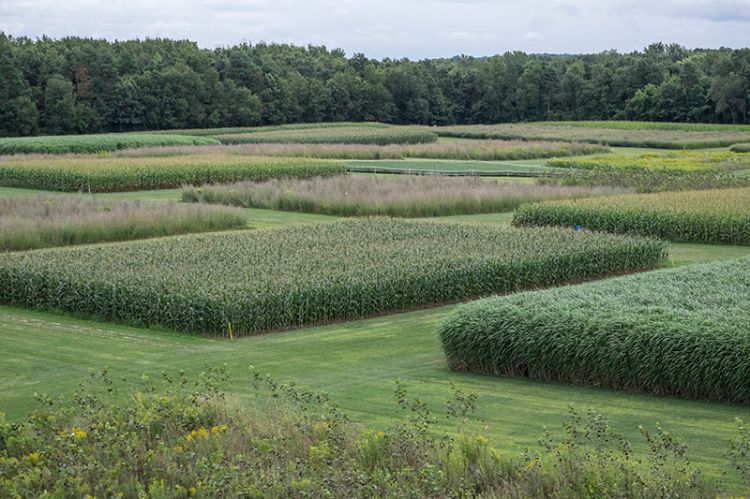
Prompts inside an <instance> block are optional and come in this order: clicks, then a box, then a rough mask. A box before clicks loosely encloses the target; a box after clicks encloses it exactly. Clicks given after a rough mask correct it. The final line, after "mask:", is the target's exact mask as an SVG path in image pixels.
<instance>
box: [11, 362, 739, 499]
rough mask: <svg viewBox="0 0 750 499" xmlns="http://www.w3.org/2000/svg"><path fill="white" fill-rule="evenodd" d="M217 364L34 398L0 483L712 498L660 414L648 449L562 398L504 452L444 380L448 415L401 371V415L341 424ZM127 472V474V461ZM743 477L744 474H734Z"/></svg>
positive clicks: (154, 491)
mask: <svg viewBox="0 0 750 499" xmlns="http://www.w3.org/2000/svg"><path fill="white" fill-rule="evenodd" d="M226 379H227V378H226V372H225V371H224V370H221V369H212V370H208V371H206V372H204V374H203V375H202V376H201V378H199V380H197V381H195V380H191V379H188V378H186V377H185V376H182V375H180V376H172V375H169V374H164V375H163V380H161V381H159V382H152V381H148V382H146V383H145V384H143V386H142V387H140V388H136V389H132V390H131V391H130V392H128V393H126V394H124V395H125V396H126V397H127V398H126V400H127V402H126V403H125V404H123V403H122V401H121V399H119V398H118V397H120V396H121V395H120V394H119V393H118V389H117V388H116V387H115V385H114V384H113V382H112V381H111V379H110V378H109V377H108V376H107V373H106V372H104V373H102V374H101V375H99V374H97V375H96V376H95V377H94V381H93V382H89V383H85V384H83V385H82V387H81V389H80V390H79V391H78V392H77V393H76V395H75V396H74V397H73V398H72V399H71V400H69V401H65V400H55V399H50V398H48V397H41V400H40V401H41V402H42V403H41V404H40V407H39V409H37V410H36V411H34V413H32V414H31V415H29V417H28V419H27V420H26V422H25V423H24V424H18V425H13V424H7V423H4V422H2V421H1V420H0V436H1V437H2V438H0V493H2V494H3V495H7V496H21V497H24V496H26V497H28V496H39V495H45V494H49V495H53V496H55V495H61V496H71V495H74V496H86V495H88V496H92V497H96V496H109V495H117V496H124V497H139V496H144V495H148V496H158V497H165V498H172V497H175V498H177V497H230V496H256V497H323V496H325V497H373V496H377V497H380V496H386V497H390V496H399V497H452V496H465V497H474V496H481V497H586V498H588V497H590V498H595V497H633V498H650V497H688V496H689V497H713V496H714V495H716V494H717V493H718V489H717V487H716V485H715V484H712V483H709V482H708V481H706V480H705V479H704V478H703V477H702V476H701V474H700V471H699V470H698V469H696V468H695V467H694V466H692V465H691V464H690V462H689V460H688V458H687V457H686V455H685V451H686V446H685V445H684V444H683V443H682V442H681V441H680V440H679V439H678V438H676V437H674V436H673V435H671V434H670V433H669V432H668V431H666V430H664V429H663V428H662V427H661V426H657V427H656V428H655V429H642V430H641V434H642V438H643V440H644V441H645V442H647V444H648V447H649V452H648V453H646V454H645V455H643V456H640V457H635V456H633V453H632V446H631V443H630V442H629V441H628V440H627V439H626V438H625V437H623V436H622V435H621V434H619V433H618V432H617V430H615V429H614V428H612V427H611V426H610V424H609V422H608V420H607V418H606V416H605V415H603V414H601V413H599V412H596V411H588V412H585V413H581V412H579V411H577V410H576V409H575V408H571V409H570V416H569V419H568V421H567V422H566V423H565V424H564V425H563V428H562V432H560V433H561V434H560V435H553V434H552V433H547V434H545V435H543V436H542V438H541V439H540V445H539V446H538V447H537V448H535V449H530V450H528V451H526V452H525V453H523V454H520V455H514V454H503V453H500V452H498V451H497V450H496V449H494V448H493V447H492V446H490V445H489V444H488V441H487V439H486V438H484V437H483V436H480V435H476V434H474V433H472V432H471V431H468V430H466V429H465V424H466V422H467V420H469V419H472V418H473V417H474V415H475V410H476V403H477V401H476V395H474V394H473V393H465V392H463V391H461V390H458V389H454V390H453V393H452V396H451V397H450V398H449V399H448V400H447V401H446V404H445V414H444V415H445V417H446V418H447V419H448V420H449V421H451V422H452V423H453V424H454V425H455V426H456V428H457V434H446V433H441V432H437V431H435V428H434V425H435V422H436V421H437V419H438V417H437V416H436V415H434V414H433V413H432V412H430V411H429V409H428V408H427V406H426V405H425V404H424V402H422V401H421V400H420V399H418V398H415V397H413V396H412V395H411V394H410V393H409V392H408V391H407V390H406V389H405V387H404V385H403V384H401V383H398V382H397V383H396V384H395V387H394V398H395V400H394V402H393V406H394V410H393V411H394V413H395V415H397V416H398V418H399V420H398V421H399V422H397V423H394V424H392V425H390V426H389V427H387V428H385V429H384V430H383V431H372V430H365V429H362V428H361V427H359V426H357V425H355V424H353V423H351V422H350V421H349V420H348V419H347V418H346V416H345V415H344V414H342V412H341V411H340V410H339V408H338V406H337V405H336V404H335V403H334V402H333V401H331V400H330V399H329V397H328V396H326V395H325V394H321V393H315V392H310V391H305V390H301V389H299V388H297V387H295V386H294V385H286V384H279V383H277V382H276V381H274V380H273V379H271V378H269V377H266V376H261V375H259V374H258V372H257V371H256V370H255V369H254V368H251V378H250V380H249V382H248V383H249V384H250V385H251V386H252V390H253V393H254V397H255V408H254V409H253V410H248V409H247V408H246V407H243V408H240V407H238V405H237V404H236V402H235V400H234V399H233V398H232V397H231V395H229V394H227V393H226V392H224V391H223V389H222V387H223V385H224V384H225V383H226ZM727 447H728V448H729V452H728V459H727V464H728V466H733V467H735V468H736V469H737V470H738V471H739V472H740V473H742V472H743V471H745V472H746V470H745V469H743V467H742V466H743V463H742V455H743V453H745V452H747V451H748V448H750V429H749V428H748V426H747V425H744V424H743V423H742V422H741V421H739V422H738V429H737V432H736V436H735V437H734V439H733V440H732V442H731V443H730V444H729V445H728V446H727ZM134 470H137V472H133V471H134ZM745 478H746V479H747V478H750V477H747V476H745Z"/></svg>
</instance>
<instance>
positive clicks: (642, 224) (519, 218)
mask: <svg viewBox="0 0 750 499" xmlns="http://www.w3.org/2000/svg"><path fill="white" fill-rule="evenodd" d="M513 225H516V226H562V227H574V226H576V225H580V226H582V227H584V228H586V229H590V230H597V231H605V232H614V233H620V234H637V235H642V236H651V237H657V238H661V239H667V240H670V241H679V242H695V243H709V244H737V245H747V244H750V188H748V187H745V188H740V189H715V190H705V191H685V192H662V193H656V194H629V195H619V196H611V197H606V198H598V199H597V198H586V199H575V200H564V201H550V202H545V203H535V204H526V205H522V206H520V207H519V208H518V209H517V210H516V212H515V214H514V215H513Z"/></svg>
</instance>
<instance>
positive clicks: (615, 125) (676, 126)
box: [535, 120, 750, 132]
mask: <svg viewBox="0 0 750 499" xmlns="http://www.w3.org/2000/svg"><path fill="white" fill-rule="evenodd" d="M535 124H538V125H547V126H560V127H569V126H575V127H588V128H611V129H614V130H676V131H681V132H727V131H729V132H750V125H725V124H719V123H676V122H667V121H628V120H606V121H602V120H589V121H539V122H536V123H535Z"/></svg>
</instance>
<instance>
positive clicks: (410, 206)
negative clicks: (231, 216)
mask: <svg viewBox="0 0 750 499" xmlns="http://www.w3.org/2000/svg"><path fill="white" fill-rule="evenodd" d="M622 192H623V190H621V189H614V188H610V187H598V188H596V187H594V188H588V187H557V186H544V185H534V184H508V183H500V182H497V181H496V180H486V179H481V178H471V177H459V178H451V177H431V176H430V177H427V176H404V177H399V178H381V177H374V176H354V175H338V176H335V177H328V178H312V179H307V180H293V179H272V180H269V181H267V182H238V183H234V184H220V185H205V186H202V187H198V188H196V187H187V188H185V189H183V193H182V200H183V201H191V202H202V203H218V204H227V205H234V206H242V207H245V208H270V209H274V210H285V211H301V212H308V213H322V214H328V215H344V216H363V215H388V216H394V217H437V216H447V215H465V214H471V213H492V212H503V211H511V210H513V209H514V208H516V207H517V206H519V205H520V204H522V203H530V202H538V201H544V200H549V199H568V198H577V197H590V196H601V195H611V194H617V193H622Z"/></svg>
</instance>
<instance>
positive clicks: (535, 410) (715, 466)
mask: <svg viewBox="0 0 750 499" xmlns="http://www.w3.org/2000/svg"><path fill="white" fill-rule="evenodd" d="M453 309H454V306H448V307H441V308H435V309H430V310H422V311H417V312H410V313H404V314H397V315H391V316H386V317H380V318H375V319H369V320H363V321H354V322H349V323H344V324H335V325H329V326H325V327H317V328H311V329H305V330H299V331H294V332H287V333H278V334H270V335H264V336H256V337H250V338H244V339H241V340H236V341H234V342H230V341H220V340H210V339H207V338H202V337H189V336H184V335H177V334H172V333H169V332H162V331H157V330H148V331H147V330H141V329H137V328H131V327H124V326H117V325H111V324H106V323H98V322H92V321H83V320H75V319H71V318H68V317H65V316H56V315H51V314H47V313H41V312H30V311H24V310H19V309H15V308H10V307H0V346H1V347H2V350H3V352H4V362H3V363H2V364H0V411H4V412H6V413H7V415H8V417H9V418H10V419H13V420H16V419H18V418H21V417H22V416H23V415H24V414H27V413H28V412H29V411H30V410H32V409H33V407H34V404H35V403H34V401H33V399H32V394H33V393H35V392H37V393H48V394H53V395H58V394H68V395H69V394H71V393H72V392H73V390H74V389H75V388H76V386H77V385H78V383H80V382H81V381H82V380H83V379H84V378H86V377H87V373H88V372H89V371H90V370H99V369H102V368H104V367H108V368H109V369H110V373H111V378H112V379H115V380H119V379H120V378H122V377H125V378H126V379H127V382H129V383H132V382H137V381H138V380H139V379H140V377H141V375H143V374H145V375H149V376H158V375H159V374H160V373H161V372H162V371H167V372H173V373H174V372H176V371H178V370H180V369H182V370H184V371H185V372H186V373H187V374H188V375H189V376H196V375H197V374H198V373H199V372H200V371H201V370H203V369H204V367H205V365H206V364H211V365H220V364H223V363H226V364H227V366H228V368H229V370H230V372H231V373H232V374H233V381H232V385H231V387H230V391H232V392H234V393H236V394H237V396H238V397H239V398H240V399H241V400H245V401H247V402H249V400H248V394H249V393H250V389H249V383H248V375H247V373H248V367H249V366H250V365H254V366H255V367H256V368H257V369H258V370H259V371H260V372H262V373H268V374H270V375H272V376H273V377H274V378H276V379H277V380H283V381H294V382H296V383H297V384H299V385H301V386H304V387H307V388H312V389H316V390H324V391H326V392H328V393H329V394H330V395H331V396H332V398H333V400H335V401H336V402H338V403H340V404H341V405H342V407H343V409H344V411H345V412H346V413H347V414H348V415H350V416H351V417H352V418H353V419H354V420H355V421H357V422H360V423H364V424H367V425H371V426H375V427H378V426H382V425H385V424H388V423H389V422H392V421H393V420H394V419H393V418H394V415H393V412H392V411H393V407H394V399H393V395H392V394H393V389H394V382H395V381H396V380H403V381H405V382H406V385H407V389H408V391H409V393H410V394H412V395H413V396H416V397H419V398H421V399H423V400H424V401H425V402H426V403H427V404H428V405H429V407H430V409H431V410H433V411H434V413H435V414H436V415H437V416H438V420H439V421H440V420H442V419H443V418H442V415H443V414H444V410H445V401H446V400H447V399H448V398H449V397H450V394H451V389H450V383H451V382H453V383H455V385H456V386H457V387H458V388H459V389H461V390H463V391H465V392H474V393H476V394H477V395H478V396H479V399H478V407H479V412H478V416H479V417H480V418H482V419H484V420H485V421H486V424H487V430H486V431H485V430H484V427H483V425H482V424H478V423H477V424H474V427H475V428H476V429H477V430H480V431H482V432H484V433H486V434H487V435H488V437H490V439H491V442H492V445H494V446H496V447H497V448H499V449H500V450H501V451H504V452H511V453H517V452H520V451H522V450H523V449H524V448H525V447H535V445H536V440H537V438H538V437H539V436H541V434H542V432H543V430H544V427H545V426H547V427H549V428H551V429H558V428H559V426H560V424H561V423H562V422H564V421H565V419H566V417H567V408H568V406H569V405H570V404H571V403H572V404H574V405H576V406H577V407H578V408H579V409H586V408H597V409H600V410H603V411H605V412H606V413H607V414H608V415H609V417H610V419H611V421H612V423H613V425H614V426H615V427H616V428H617V429H619V430H620V431H622V432H623V433H625V434H626V435H627V436H628V437H629V438H630V439H631V440H633V441H634V442H638V444H637V446H636V448H637V449H638V450H639V451H642V450H644V446H643V445H642V444H641V439H640V438H639V436H638V426H639V425H643V426H644V427H646V428H652V429H653V428H654V426H655V425H656V423H661V424H662V425H663V426H664V427H665V428H667V429H668V430H669V431H670V432H672V433H673V434H674V435H677V436H679V437H680V438H682V439H683V440H684V441H685V442H686V443H687V444H688V445H689V446H690V450H689V453H690V456H691V458H692V459H693V461H694V463H695V464H696V465H698V466H701V467H705V468H706V470H707V471H708V472H709V475H710V476H711V477H713V478H716V477H717V476H718V474H719V473H720V471H722V470H723V469H724V468H725V467H726V461H725V460H724V453H725V452H726V450H727V448H728V444H727V440H728V439H729V438H731V437H732V435H733V431H734V420H735V418H736V417H740V418H743V419H745V420H748V419H750V407H747V406H739V405H730V404H717V403H712V404H709V403H705V402H696V401H685V400H678V399H674V398H667V397H665V398H659V397H652V396H646V395H638V394H629V393H625V392H617V391H611V390H604V389H598V388H585V387H583V388H582V387H572V386H565V385H558V384H547V383H538V382H533V381H528V380H523V379H512V378H503V377H499V378H496V377H489V376H478V375H471V374H461V373H453V372H450V371H448V369H447V365H446V361H445V358H444V356H443V354H442V351H441V349H440V345H439V341H438V338H437V335H436V329H437V326H438V324H440V322H441V321H442V320H443V318H444V317H445V316H446V315H447V314H448V313H449V312H450V311H452V310H453ZM441 427H442V428H443V429H448V430H449V429H451V428H450V427H448V426H445V425H443V424H442V423H441ZM734 480H736V478H732V477H730V480H729V481H730V483H733V482H734Z"/></svg>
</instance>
